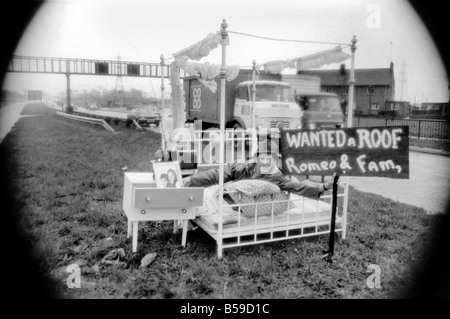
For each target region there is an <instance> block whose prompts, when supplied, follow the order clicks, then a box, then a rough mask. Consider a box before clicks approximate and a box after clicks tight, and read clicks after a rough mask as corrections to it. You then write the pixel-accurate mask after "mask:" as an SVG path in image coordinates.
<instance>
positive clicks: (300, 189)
mask: <svg viewBox="0 0 450 319" xmlns="http://www.w3.org/2000/svg"><path fill="white" fill-rule="evenodd" d="M256 156H257V158H256V162H255V161H253V162H250V163H232V164H228V165H226V166H225V167H224V183H227V182H229V181H238V180H244V179H260V180H266V181H269V182H272V183H274V184H275V185H277V186H278V187H279V188H280V189H281V190H284V191H288V192H290V193H294V194H297V195H301V196H305V197H309V198H313V199H317V198H319V197H320V195H322V194H323V192H324V191H327V190H329V189H331V188H332V186H333V180H334V178H331V179H329V180H327V181H326V182H325V183H316V182H312V181H310V180H304V181H293V180H291V179H290V178H289V177H287V176H285V175H283V174H282V173H281V171H280V170H279V169H278V166H277V162H278V147H277V146H276V144H275V142H268V141H267V140H265V141H262V142H260V143H259V145H258V151H257V154H256ZM218 183H219V169H211V170H208V171H204V172H199V173H197V174H194V175H191V176H189V177H186V178H184V179H183V186H184V187H207V186H211V185H215V184H218Z"/></svg>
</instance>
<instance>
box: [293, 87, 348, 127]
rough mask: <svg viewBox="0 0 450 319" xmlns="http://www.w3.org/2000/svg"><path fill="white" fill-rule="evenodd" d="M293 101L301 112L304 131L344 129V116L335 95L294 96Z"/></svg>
mask: <svg viewBox="0 0 450 319" xmlns="http://www.w3.org/2000/svg"><path fill="white" fill-rule="evenodd" d="M295 101H296V102H297V104H298V105H299V106H300V108H301V110H302V111H303V117H302V127H303V128H304V129H316V128H341V127H344V114H343V112H342V108H341V104H340V101H339V98H338V96H337V95H336V94H334V93H324V92H315V93H301V94H295Z"/></svg>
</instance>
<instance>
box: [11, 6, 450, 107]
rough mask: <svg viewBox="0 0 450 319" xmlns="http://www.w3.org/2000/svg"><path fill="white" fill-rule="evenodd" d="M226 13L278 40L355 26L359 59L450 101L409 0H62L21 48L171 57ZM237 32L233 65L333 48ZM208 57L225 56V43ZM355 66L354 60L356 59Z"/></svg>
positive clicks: (142, 85)
mask: <svg viewBox="0 0 450 319" xmlns="http://www.w3.org/2000/svg"><path fill="white" fill-rule="evenodd" d="M222 19H226V20H227V22H228V30H229V31H235V32H241V33H248V34H253V35H257V36H263V37H270V38H277V39H292V40H305V41H310V40H313V41H322V42H333V43H335V42H336V43H347V44H350V40H351V38H352V37H353V35H356V37H357V40H358V43H357V50H356V59H355V67H356V68H387V67H389V63H390V62H391V61H393V62H394V64H395V77H396V83H397V88H396V93H397V96H396V98H397V99H402V100H408V101H410V102H414V101H416V102H418V103H420V102H422V101H423V102H426V101H429V102H446V101H448V94H449V93H448V77H447V74H446V72H445V68H444V65H443V63H442V60H441V58H440V55H439V52H437V50H436V47H435V45H434V43H433V42H432V39H431V37H430V36H429V34H428V31H427V30H426V27H425V26H424V25H423V23H422V22H421V20H420V18H419V16H418V15H417V14H416V13H415V12H414V10H413V9H412V8H411V7H410V5H409V3H408V2H407V1H406V0H332V1H331V0H312V1H310V0H255V1H253V0H226V1H225V0H220V1H217V0H190V1H185V0H164V1H144V0H141V1H138V0H122V1H118V0H115V1H111V0H108V1H106V0H104V1H101V0H88V1H84V0H72V1H63V0H58V1H55V0H54V1H48V2H46V3H44V4H43V6H42V7H41V8H40V10H39V11H38V13H37V14H36V16H35V17H34V19H33V20H32V21H31V22H30V24H29V26H28V29H27V31H26V32H25V34H24V35H23V37H22V39H21V41H20V43H19V45H18V47H17V50H16V52H15V54H17V55H27V56H39V57H66V58H88V59H108V60H110V59H111V60H115V59H117V57H118V56H119V55H120V58H121V59H122V60H127V61H136V62H156V63H159V62H160V59H159V58H160V55H161V54H163V55H164V56H165V57H166V58H170V57H171V56H172V54H173V53H175V52H177V51H179V50H181V49H184V48H186V47H188V46H190V45H192V44H194V43H196V42H198V41H200V40H202V39H203V38H205V37H206V36H207V35H208V34H209V33H210V32H215V31H218V30H219V29H220V23H221V21H222ZM229 38H230V45H229V46H228V47H227V64H229V65H235V64H238V65H241V66H249V65H251V63H252V61H253V60H256V62H257V63H264V62H267V61H271V60H278V59H282V60H285V59H291V58H296V57H301V56H304V55H307V54H311V53H315V52H318V51H322V50H327V49H330V48H332V47H334V45H325V44H320V45H319V44H311V43H298V42H280V41H268V40H263V39H258V38H251V37H246V36H242V35H237V34H233V33H230V34H229ZM345 51H346V52H348V53H350V50H349V49H348V48H346V49H345ZM204 61H208V62H211V63H217V64H220V63H221V50H220V46H219V47H218V48H217V49H216V50H214V51H212V52H211V54H210V55H209V56H208V57H207V58H205V59H203V60H201V61H200V62H204ZM169 62H170V61H169ZM346 66H347V68H350V60H348V61H347V62H346ZM327 68H335V69H338V68H339V65H329V66H327ZM122 82H123V88H124V89H129V88H131V87H133V88H137V89H142V90H144V91H145V92H146V94H148V95H151V96H152V95H154V94H156V96H158V97H159V96H160V91H159V87H160V82H159V81H158V80H150V79H148V78H139V79H134V78H126V77H123V79H122ZM115 84H116V78H114V77H100V76H79V75H74V76H71V89H72V90H84V89H86V90H90V89H102V88H104V89H114V87H115ZM4 88H5V89H13V90H43V91H44V92H47V93H50V94H57V93H60V92H63V91H65V90H66V81H65V77H64V76H63V75H34V74H18V73H9V74H8V75H7V78H6V81H5V85H4ZM166 92H167V93H169V92H170V86H169V83H168V81H167V83H166Z"/></svg>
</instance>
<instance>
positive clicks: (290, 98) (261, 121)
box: [183, 69, 302, 130]
mask: <svg viewBox="0 0 450 319" xmlns="http://www.w3.org/2000/svg"><path fill="white" fill-rule="evenodd" d="M254 78H255V80H254V81H253V79H254ZM215 81H216V84H217V90H215V91H212V90H210V89H209V88H208V87H206V86H205V85H203V84H202V83H201V82H200V81H199V79H198V77H195V76H192V77H186V78H184V79H183V89H184V92H185V103H186V126H189V125H192V124H193V123H195V122H196V121H199V122H200V121H201V129H202V130H207V129H210V128H219V126H220V95H221V93H220V90H221V86H220V82H219V79H216V80H215ZM254 84H255V89H256V90H255V101H253V98H252V93H253V85H254ZM301 117H302V110H301V109H300V108H299V107H298V105H297V104H296V103H295V100H294V94H293V91H292V87H291V86H290V84H289V83H287V82H284V81H281V75H280V74H272V73H268V72H264V71H260V72H259V73H258V77H257V78H256V77H255V75H254V74H253V72H252V70H247V69H242V70H240V72H239V74H238V76H237V77H236V78H235V79H233V80H232V81H230V82H228V81H227V82H226V87H225V125H226V128H235V129H237V128H242V129H244V130H254V129H258V128H259V129H263V128H264V129H267V130H270V129H274V130H277V129H282V128H284V129H288V128H291V129H296V128H300V127H301Z"/></svg>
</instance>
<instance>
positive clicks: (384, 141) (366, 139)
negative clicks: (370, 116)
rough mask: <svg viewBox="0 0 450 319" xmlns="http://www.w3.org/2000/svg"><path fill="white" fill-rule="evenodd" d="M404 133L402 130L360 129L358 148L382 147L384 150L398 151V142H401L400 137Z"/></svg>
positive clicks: (358, 132)
mask: <svg viewBox="0 0 450 319" xmlns="http://www.w3.org/2000/svg"><path fill="white" fill-rule="evenodd" d="M402 132H403V131H402V129H393V130H392V131H389V130H379V129H374V130H371V131H369V130H368V129H359V130H357V131H356V133H357V134H358V140H359V144H358V148H379V147H380V146H382V147H383V148H384V149H390V148H391V149H398V142H399V141H400V140H401V137H400V136H398V135H399V134H401V133H402Z"/></svg>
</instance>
